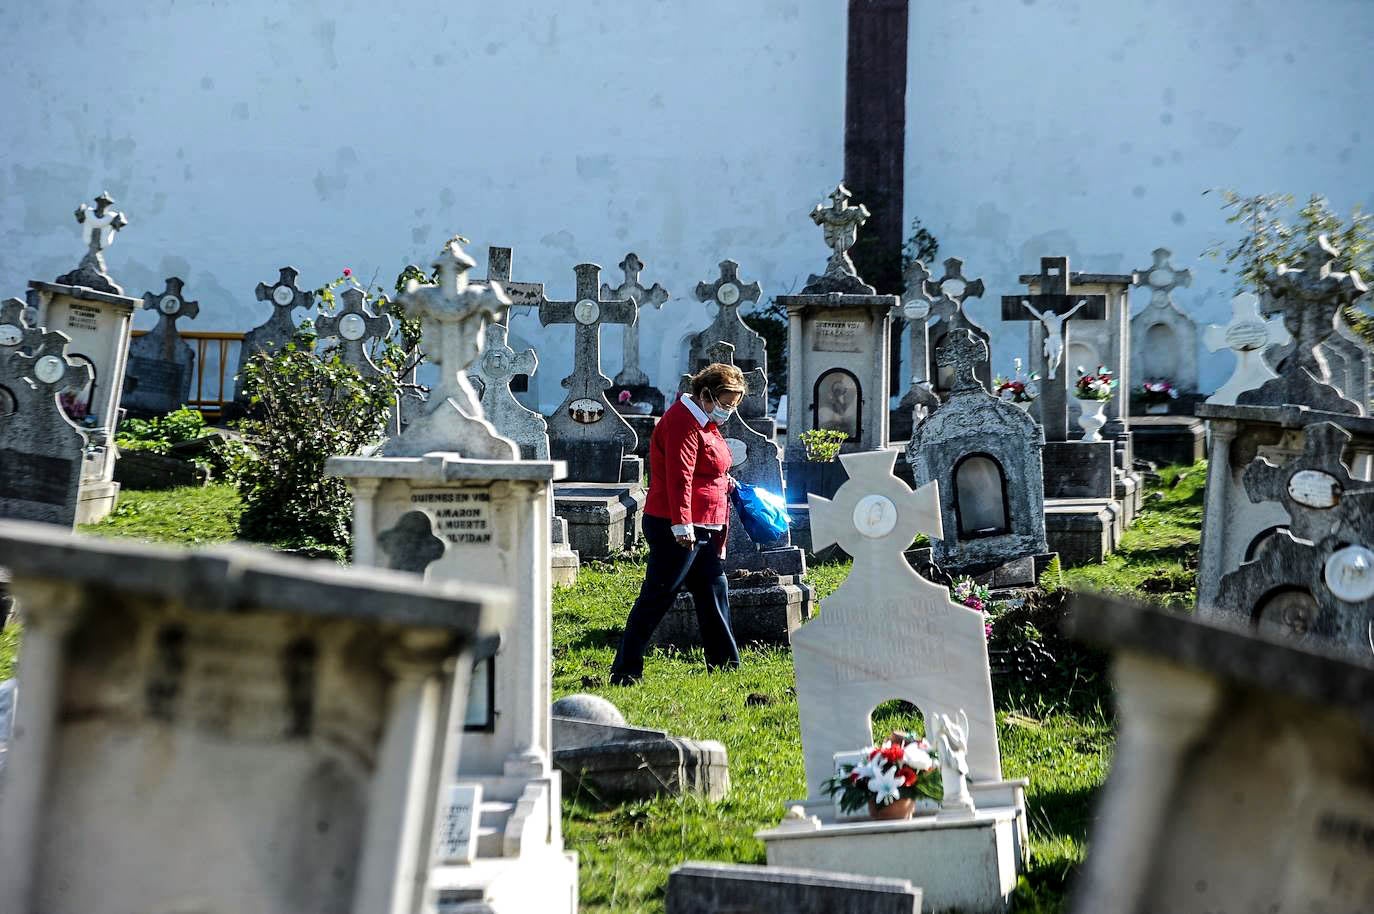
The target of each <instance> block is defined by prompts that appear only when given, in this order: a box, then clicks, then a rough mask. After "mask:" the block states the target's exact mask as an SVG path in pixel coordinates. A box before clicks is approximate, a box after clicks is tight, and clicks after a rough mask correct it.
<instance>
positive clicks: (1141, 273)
mask: <svg viewBox="0 0 1374 914" xmlns="http://www.w3.org/2000/svg"><path fill="white" fill-rule="evenodd" d="M1151 256H1152V258H1153V260H1152V262H1151V264H1150V266H1148V267H1145V268H1143V269H1140V270H1137V271H1136V272H1135V276H1136V279H1135V283H1134V285H1136V286H1140V287H1143V288H1147V289H1149V290H1150V301H1149V303H1148V304H1146V305H1145V307H1144V308H1142V309H1141V310H1140V312H1139V313H1138V314H1136V315H1135V316H1133V317H1132V318H1131V368H1132V371H1133V372H1134V376H1133V377H1132V378H1131V382H1132V383H1133V384H1135V385H1137V386H1138V385H1139V384H1140V383H1141V382H1144V381H1152V380H1168V381H1172V382H1173V384H1174V386H1176V387H1177V388H1178V389H1179V390H1180V391H1183V392H1185V393H1191V392H1193V391H1196V390H1197V388H1198V361H1197V344H1198V328H1197V322H1196V321H1194V320H1193V319H1192V317H1190V316H1189V315H1188V312H1186V311H1184V310H1183V309H1182V308H1180V307H1179V306H1178V304H1177V303H1176V302H1175V301H1174V290H1175V289H1180V288H1187V287H1188V286H1190V285H1192V283H1193V273H1192V271H1191V270H1187V269H1179V268H1178V267H1175V266H1174V265H1173V263H1172V261H1171V258H1172V257H1173V252H1172V251H1170V250H1169V249H1168V248H1155V250H1154V253H1153V254H1152V255H1151ZM1122 383H1123V385H1125V383H1126V382H1125V381H1124V380H1123V382H1122ZM1128 396H1129V393H1128Z"/></svg>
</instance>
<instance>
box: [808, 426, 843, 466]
mask: <svg viewBox="0 0 1374 914" xmlns="http://www.w3.org/2000/svg"><path fill="white" fill-rule="evenodd" d="M799 437H800V439H801V443H802V448H803V449H804V450H805V451H806V459H807V460H809V461H811V462H813V463H830V462H831V461H832V460H834V459H835V458H836V457H838V456H840V447H841V445H843V444H844V442H845V439H846V438H848V437H849V436H848V435H846V434H845V433H844V432H842V431H839V430H838V429H833V428H813V429H808V430H807V431H804V432H802V433H801V435H800V436H799Z"/></svg>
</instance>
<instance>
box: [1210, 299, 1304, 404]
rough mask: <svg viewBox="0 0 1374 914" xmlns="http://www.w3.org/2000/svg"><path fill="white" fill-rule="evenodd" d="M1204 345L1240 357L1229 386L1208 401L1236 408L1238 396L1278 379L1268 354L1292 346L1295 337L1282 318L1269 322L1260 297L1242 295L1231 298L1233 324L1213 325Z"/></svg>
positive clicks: (1221, 388) (1212, 349)
mask: <svg viewBox="0 0 1374 914" xmlns="http://www.w3.org/2000/svg"><path fill="white" fill-rule="evenodd" d="M1202 339H1203V342H1205V343H1206V344H1207V349H1208V351H1210V352H1216V351H1218V350H1219V349H1223V348H1225V349H1230V350H1231V351H1232V352H1234V353H1235V354H1236V367H1235V369H1234V370H1233V371H1232V372H1231V377H1230V378H1229V379H1228V380H1227V381H1226V383H1225V384H1223V385H1221V386H1220V387H1218V388H1217V390H1216V393H1214V394H1212V395H1211V396H1210V397H1208V398H1207V402H1208V403H1216V404H1223V405H1228V406H1229V405H1232V404H1234V403H1235V402H1236V397H1237V396H1239V395H1240V394H1241V393H1244V392H1245V391H1247V390H1255V389H1257V388H1259V387H1261V386H1263V385H1264V383H1265V382H1267V381H1272V380H1273V379H1274V378H1277V377H1278V375H1277V374H1275V373H1274V372H1273V371H1272V370H1271V369H1270V368H1269V365H1268V363H1266V362H1265V361H1264V352H1265V350H1267V349H1268V348H1269V347H1270V346H1273V345H1275V344H1276V343H1277V344H1279V345H1283V344H1286V343H1288V342H1289V341H1290V340H1291V339H1292V337H1290V336H1289V335H1288V331H1287V330H1286V329H1284V326H1283V321H1281V320H1279V319H1278V318H1273V319H1271V320H1265V318H1264V316H1263V315H1262V314H1261V313H1260V300H1259V296H1258V295H1256V294H1254V293H1253V292H1242V293H1241V294H1239V295H1237V296H1235V297H1234V298H1232V299H1231V322H1230V323H1229V324H1227V325H1226V326H1225V327H1222V326H1220V325H1219V324H1212V325H1211V326H1209V327H1208V328H1207V330H1206V331H1205V332H1204V333H1203V337H1202Z"/></svg>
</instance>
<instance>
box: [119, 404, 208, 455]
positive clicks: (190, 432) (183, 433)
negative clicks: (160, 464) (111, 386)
mask: <svg viewBox="0 0 1374 914" xmlns="http://www.w3.org/2000/svg"><path fill="white" fill-rule="evenodd" d="M204 435H205V417H204V416H203V415H201V413H200V410H198V409H191V408H190V407H186V406H183V407H182V408H181V409H178V410H176V411H174V412H170V413H168V414H167V415H165V416H162V417H161V418H153V419H125V420H124V421H123V422H121V423H119V428H118V429H116V430H115V444H116V445H117V446H118V447H120V448H122V449H124V450H126V451H152V452H153V453H155V454H166V453H168V452H169V451H170V450H171V449H172V445H174V444H181V443H182V442H183V441H194V440H195V439H197V438H201V437H203V436H204Z"/></svg>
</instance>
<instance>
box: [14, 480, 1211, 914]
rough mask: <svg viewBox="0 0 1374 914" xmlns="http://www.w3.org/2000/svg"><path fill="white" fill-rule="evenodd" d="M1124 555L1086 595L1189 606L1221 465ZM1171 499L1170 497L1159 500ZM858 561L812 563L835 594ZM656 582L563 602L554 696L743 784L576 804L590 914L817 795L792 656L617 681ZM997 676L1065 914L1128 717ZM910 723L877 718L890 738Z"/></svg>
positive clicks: (817, 577) (758, 847)
mask: <svg viewBox="0 0 1374 914" xmlns="http://www.w3.org/2000/svg"><path fill="white" fill-rule="evenodd" d="M1159 476H1160V480H1159V484H1158V486H1157V487H1155V488H1153V489H1152V491H1151V494H1150V495H1149V496H1148V497H1147V504H1146V507H1145V511H1144V512H1143V514H1142V515H1141V516H1140V517H1139V518H1138V519H1137V521H1136V524H1135V526H1134V527H1133V528H1132V529H1131V530H1130V531H1128V532H1127V534H1126V535H1125V537H1124V538H1123V542H1122V545H1121V549H1120V550H1119V551H1118V552H1117V553H1115V554H1114V555H1112V556H1111V557H1110V558H1109V559H1108V561H1107V562H1106V563H1105V564H1104V565H1101V566H1094V567H1090V568H1079V569H1071V570H1069V571H1066V572H1065V580H1066V582H1067V583H1068V585H1069V586H1070V587H1071V588H1074V589H1101V590H1108V591H1112V592H1118V593H1122V594H1127V595H1133V596H1138V597H1141V598H1145V599H1151V600H1155V601H1158V602H1162V603H1166V604H1174V605H1189V604H1191V601H1192V599H1193V594H1194V593H1195V592H1196V588H1195V584H1194V576H1195V573H1196V567H1197V548H1198V538H1199V532H1200V528H1201V519H1202V487H1203V483H1204V481H1205V477H1206V466H1205V465H1204V464H1198V465H1197V466H1194V467H1183V468H1178V467H1174V468H1166V469H1163V470H1161V471H1160V474H1159ZM1156 493H1157V494H1156ZM237 513H238V499H237V496H236V495H235V493H234V491H233V489H231V488H230V487H228V486H208V487H206V488H203V489H180V490H173V491H170V492H132V491H131V492H125V493H123V494H122V495H121V498H120V506H119V508H118V509H117V510H116V511H115V513H114V514H113V515H112V516H111V517H109V518H107V519H106V520H105V521H103V522H102V523H100V524H95V525H92V526H90V527H87V528H84V529H85V530H86V532H92V533H98V534H102V535H109V536H130V537H137V538H141V539H147V540H155V541H163V542H176V543H185V544H205V543H212V542H221V541H226V540H231V539H233V536H234V523H235V519H236V517H237ZM848 570H849V566H848V563H840V562H837V563H830V564H824V565H819V566H816V567H813V568H812V571H811V576H810V578H811V580H812V582H813V583H814V584H815V585H816V588H817V592H818V596H819V597H820V598H821V599H822V600H823V599H824V598H825V596H826V595H827V594H829V593H831V592H832V591H833V590H834V589H835V588H836V587H837V586H838V585H839V583H840V582H841V581H842V580H843V579H844V576H845V575H846V574H847V573H848ZM642 579H643V565H642V557H639V558H631V559H626V560H622V561H620V562H616V563H612V564H602V563H590V564H589V565H587V566H584V568H583V570H582V573H581V575H580V577H579V579H578V582H577V584H576V585H574V586H573V587H569V588H566V589H560V590H558V591H557V593H556V594H555V597H554V618H553V630H554V694H555V696H562V695H567V694H569V693H572V692H592V693H596V694H601V695H605V696H606V697H608V698H610V699H611V700H612V701H614V702H615V703H616V704H617V705H618V706H619V707H620V709H621V710H622V711H623V712H624V713H625V716H626V717H627V718H628V719H629V720H630V722H631V723H633V724H636V725H640V726H646V727H657V728H661V729H666V730H668V731H670V732H672V733H673V734H675V735H678V736H685V737H690V738H695V739H714V740H719V741H720V742H722V743H724V744H725V746H726V748H727V750H728V751H729V756H730V779H731V784H732V789H731V792H730V795H729V797H728V798H727V799H725V800H724V801H722V802H720V803H715V804H711V803H706V802H704V801H701V800H698V799H695V798H690V797H686V798H661V799H657V800H651V801H644V802H636V803H625V804H615V805H611V804H605V803H603V802H601V800H600V799H599V798H598V797H595V796H591V795H587V794H585V793H583V794H574V793H573V792H571V791H570V792H569V794H568V795H566V796H565V797H564V822H563V827H564V833H565V836H566V840H567V844H568V846H569V848H570V849H571V850H575V851H576V852H577V853H578V854H579V855H580V857H581V899H582V906H581V909H582V910H583V911H584V912H588V914H611V912H624V914H632V912H633V914H641V912H661V911H662V910H663V893H664V888H665V885H666V882H667V876H668V871H669V870H670V869H671V868H672V867H674V866H675V865H677V864H678V863H680V862H682V861H685V860H692V859H699V860H730V861H737V862H746V863H751V862H752V863H758V862H762V861H763V859H764V850H763V844H762V842H760V841H758V840H756V839H755V838H754V832H755V831H757V830H758V829H761V828H766V827H769V826H772V825H774V824H776V823H777V822H778V820H779V819H780V818H781V815H782V812H783V805H784V803H786V802H787V801H789V800H794V799H798V798H800V797H801V796H803V794H804V789H803V783H802V770H801V753H800V749H801V747H800V736H799V725H798V717H797V703H796V697H795V695H794V692H793V676H792V661H791V655H790V654H789V653H788V652H787V651H785V650H779V649H753V648H746V649H745V650H744V652H743V665H742V666H741V668H740V669H739V670H737V671H733V672H729V673H713V674H707V673H706V671H705V667H704V663H703V660H702V657H701V655H700V653H699V652H698V653H696V654H695V655H681V654H671V653H663V652H654V653H651V654H650V655H649V657H648V658H647V662H646V664H645V678H644V682H643V683H642V684H641V685H639V686H636V687H633V688H628V689H617V688H612V687H610V686H608V684H607V679H608V671H609V669H610V663H611V659H612V657H613V655H614V652H615V644H616V642H617V639H618V637H619V633H620V627H621V625H622V624H623V622H624V619H625V614H626V612H627V611H628V609H629V607H630V604H631V603H632V602H633V600H634V597H635V594H636V593H637V592H638V588H639V584H640V581H641V580H642ZM19 636H20V633H19V631H18V626H13V627H11V628H10V629H9V630H7V631H6V632H4V633H3V635H0V678H3V677H5V676H8V675H12V672H11V668H12V664H13V659H14V655H15V654H16V652H17V650H18V642H19ZM1009 678H1010V677H997V678H995V679H994V691H995V694H996V696H997V703H998V715H997V716H998V731H999V735H1000V740H1001V750H1002V759H1003V769H1004V774H1005V775H1006V776H1007V777H1022V776H1026V777H1030V778H1031V786H1030V788H1029V790H1028V792H1027V797H1028V802H1029V808H1030V822H1031V842H1032V843H1031V854H1032V856H1031V861H1030V867H1029V870H1028V872H1027V874H1026V877H1025V879H1024V880H1023V884H1022V886H1021V887H1020V889H1019V890H1018V905H1017V910H1018V911H1029V912H1058V911H1061V910H1062V909H1063V906H1064V890H1065V887H1066V885H1067V883H1068V880H1069V878H1070V877H1071V875H1072V873H1073V870H1074V868H1075V867H1076V866H1077V864H1078V863H1079V862H1080V861H1081V860H1082V859H1083V854H1084V851H1085V840H1086V836H1087V832H1088V825H1089V818H1090V815H1091V808H1092V802H1093V799H1094V796H1095V794H1096V791H1097V789H1098V788H1099V787H1100V786H1101V784H1102V781H1103V779H1104V777H1105V776H1106V773H1107V769H1108V767H1109V765H1110V760H1111V749H1112V744H1113V739H1114V730H1113V720H1112V717H1111V712H1110V709H1109V707H1108V705H1109V698H1108V688H1107V686H1106V684H1105V682H1103V680H1102V679H1101V677H1096V678H1090V679H1089V680H1088V681H1086V682H1083V683H1079V684H1076V685H1075V686H1074V690H1073V691H1072V692H1071V693H1068V694H1066V693H1065V692H1064V691H1063V690H1062V689H1049V690H1037V689H1031V688H1026V687H1024V686H1023V684H1020V683H1015V682H1010V681H1008V680H1009ZM900 723H901V721H900V720H899V719H895V718H893V717H892V716H891V715H890V714H884V715H882V716H880V717H879V719H877V720H875V724H874V727H875V729H876V730H878V731H880V732H879V735H880V736H881V735H883V734H885V733H886V732H887V730H888V729H890V728H891V727H892V726H894V725H899V724H900Z"/></svg>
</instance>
